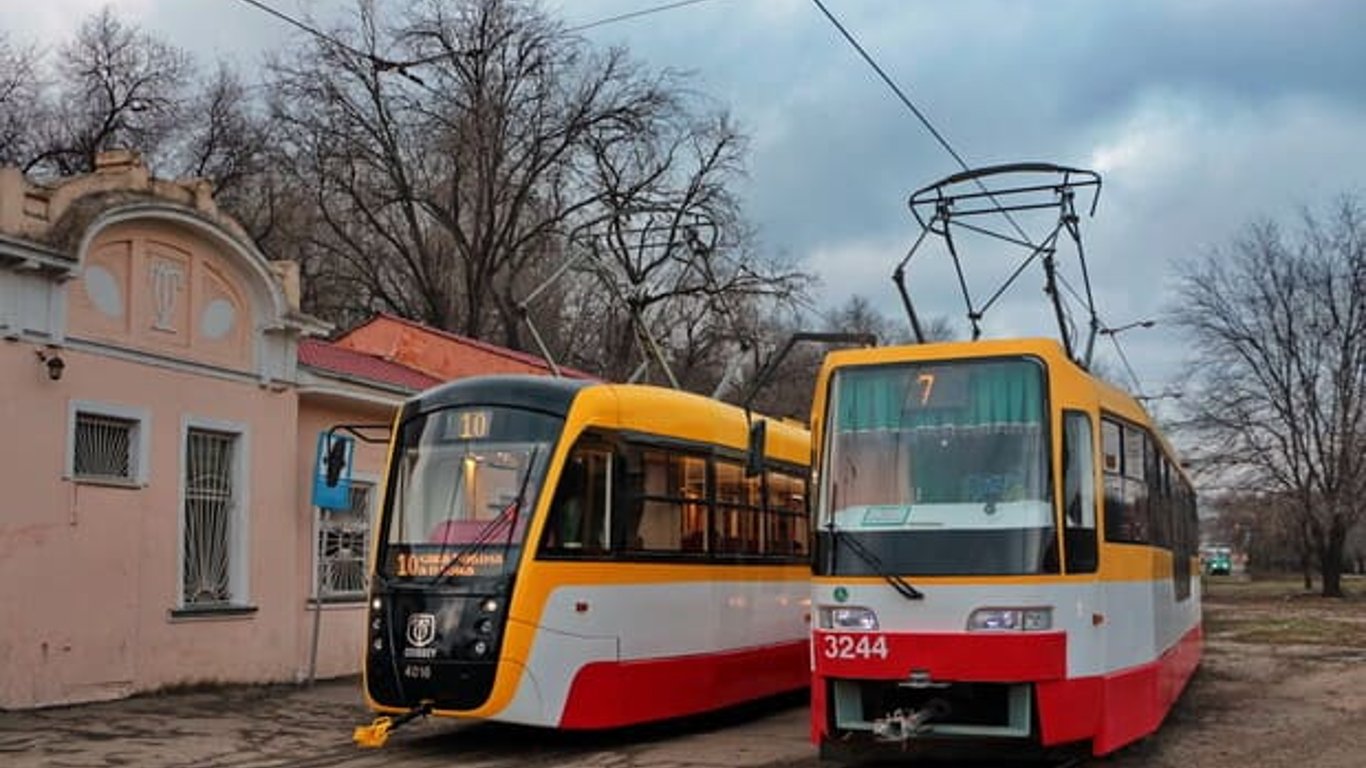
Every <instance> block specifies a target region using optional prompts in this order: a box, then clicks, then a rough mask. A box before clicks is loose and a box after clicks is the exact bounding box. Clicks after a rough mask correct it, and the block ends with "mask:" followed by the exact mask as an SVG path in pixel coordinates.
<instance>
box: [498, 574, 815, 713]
mask: <svg viewBox="0 0 1366 768" xmlns="http://www.w3.org/2000/svg"><path fill="white" fill-rule="evenodd" d="M808 590H809V587H808V586H807V584H806V582H798V581H729V582H708V581H692V582H668V583H659V584H630V585H603V586H598V585H583V584H576V585H571V586H565V587H557V588H555V589H554V590H552V591H551V593H550V596H549V597H548V598H547V600H546V605H545V609H544V611H543V612H542V614H541V625H540V626H539V627H537V628H536V631H535V636H534V639H533V641H532V645H531V653H530V655H529V658H528V659H527V668H526V673H527V675H524V677H523V680H524V682H523V684H521V685H519V687H518V690H517V693H516V695H515V696H514V698H513V701H512V702H511V703H510V704H509V705H508V707H507V708H506V710H505V711H504V712H503V713H501V714H500V717H501V718H504V719H507V720H510V721H512V722H519V723H527V724H549V725H557V724H558V723H559V718H560V715H561V713H562V712H563V710H564V705H565V702H566V701H567V699H568V696H569V690H570V687H571V686H572V685H573V683H574V677H575V675H577V674H578V672H579V670H580V669H582V668H583V667H584V666H586V665H588V664H590V663H593V662H609V663H614V662H623V661H638V660H645V659H667V658H671V657H679V656H695V655H699V654H707V653H724V652H728V651H737V650H744V649H747V648H763V647H766V646H773V645H780V644H783V643H793V642H804V641H805V640H806V639H807V623H806V613H807V606H808V602H807V601H808ZM584 606H586V608H587V610H583V611H581V610H579V608H580V607H584ZM527 676H529V677H530V678H531V679H532V683H533V686H534V689H532V690H527V686H526V682H525V681H526V677H527Z"/></svg>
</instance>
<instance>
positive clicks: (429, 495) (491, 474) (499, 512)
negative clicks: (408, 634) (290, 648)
mask: <svg viewBox="0 0 1366 768" xmlns="http://www.w3.org/2000/svg"><path fill="white" fill-rule="evenodd" d="M561 425H562V421H561V419H559V418H557V417H554V416H549V415H546V414H543V413H538V412H534V411H525V410H520V409H515V408H502V407H475V408H448V409H444V410H439V411H434V412H432V413H428V414H424V415H422V416H418V417H417V418H414V419H411V420H409V421H408V422H406V423H404V424H403V426H402V427H401V428H400V430H399V435H398V444H397V445H396V446H394V465H393V469H392V472H393V473H394V474H395V477H394V478H393V482H392V485H391V488H392V493H391V494H390V498H389V499H388V500H387V503H386V507H387V514H386V515H385V523H384V524H385V530H384V531H383V532H382V534H381V535H382V537H383V538H382V540H383V541H384V542H385V543H386V545H387V546H385V553H384V555H383V557H382V560H381V563H382V565H381V572H382V573H384V574H385V575H389V576H399V577H404V576H424V575H427V576H434V575H437V574H438V573H442V572H445V573H455V574H457V575H471V574H474V573H487V572H488V571H489V570H490V568H492V569H493V570H501V567H502V565H503V563H504V559H505V557H511V555H510V554H509V553H506V552H505V551H504V550H505V549H506V548H507V547H508V546H519V545H520V544H521V542H522V538H523V536H524V535H525V532H526V528H527V525H528V523H529V522H530V516H531V510H532V509H534V508H535V504H536V498H537V495H538V494H539V493H540V490H541V485H542V481H543V480H544V478H545V472H546V466H547V464H548V463H549V460H550V455H551V453H552V450H553V448H554V443H555V439H556V437H557V436H558V434H559V432H560V428H561ZM457 555H459V556H462V557H463V556H468V562H462V563H454V564H452V563H451V562H450V559H451V558H452V557H456V556H457Z"/></svg>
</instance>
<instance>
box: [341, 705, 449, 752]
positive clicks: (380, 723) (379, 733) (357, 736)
mask: <svg viewBox="0 0 1366 768" xmlns="http://www.w3.org/2000/svg"><path fill="white" fill-rule="evenodd" d="M431 711H432V702H430V701H424V702H422V703H421V704H419V705H417V706H416V707H413V708H412V709H410V710H408V711H407V712H404V713H403V714H401V715H398V716H397V717H389V716H388V715H385V716H383V717H377V718H375V722H373V723H371V724H369V725H359V726H356V730H355V731H354V732H352V734H351V740H352V741H354V742H355V743H356V746H358V747H365V748H366V749H378V748H380V747H382V746H384V742H386V741H388V740H389V734H390V733H392V732H393V731H394V729H396V728H398V727H399V726H400V725H403V724H404V723H406V722H408V721H410V720H416V719H417V718H419V717H423V716H425V715H428V714H430V713H431Z"/></svg>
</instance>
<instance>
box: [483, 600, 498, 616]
mask: <svg viewBox="0 0 1366 768" xmlns="http://www.w3.org/2000/svg"><path fill="white" fill-rule="evenodd" d="M479 608H480V609H481V610H482V611H483V612H484V613H493V612H494V611H496V610H498V601H497V600H494V599H493V598H491V597H490V598H489V599H487V600H485V601H484V602H482V603H480V604H479Z"/></svg>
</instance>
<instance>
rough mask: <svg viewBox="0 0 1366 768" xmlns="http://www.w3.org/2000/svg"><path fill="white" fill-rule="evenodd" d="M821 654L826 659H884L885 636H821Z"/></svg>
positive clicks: (885, 652)
mask: <svg viewBox="0 0 1366 768" xmlns="http://www.w3.org/2000/svg"><path fill="white" fill-rule="evenodd" d="M821 654H822V655H823V656H825V658H827V659H885V658H887V637H886V636H885V635H862V634H860V635H852V634H850V635H843V634H840V635H834V634H823V635H821Z"/></svg>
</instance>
